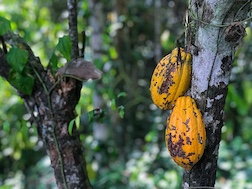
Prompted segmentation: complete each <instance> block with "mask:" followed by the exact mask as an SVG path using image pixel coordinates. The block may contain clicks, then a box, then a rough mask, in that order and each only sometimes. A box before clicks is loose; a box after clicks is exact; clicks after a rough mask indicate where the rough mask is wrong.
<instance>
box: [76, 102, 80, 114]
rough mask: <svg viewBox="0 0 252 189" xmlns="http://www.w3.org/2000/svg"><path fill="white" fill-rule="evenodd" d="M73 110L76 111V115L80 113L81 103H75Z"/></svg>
mask: <svg viewBox="0 0 252 189" xmlns="http://www.w3.org/2000/svg"><path fill="white" fill-rule="evenodd" d="M75 111H76V113H77V115H81V105H80V104H77V105H76V107H75Z"/></svg>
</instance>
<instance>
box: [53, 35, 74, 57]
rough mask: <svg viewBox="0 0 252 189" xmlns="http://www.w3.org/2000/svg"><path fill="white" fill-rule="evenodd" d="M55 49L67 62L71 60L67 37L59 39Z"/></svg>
mask: <svg viewBox="0 0 252 189" xmlns="http://www.w3.org/2000/svg"><path fill="white" fill-rule="evenodd" d="M56 49H58V50H59V51H60V53H61V54H62V55H63V56H64V57H65V58H66V59H67V61H69V60H70V59H71V49H72V43H71V41H70V37H69V36H63V37H61V38H59V42H58V44H57V46H56Z"/></svg>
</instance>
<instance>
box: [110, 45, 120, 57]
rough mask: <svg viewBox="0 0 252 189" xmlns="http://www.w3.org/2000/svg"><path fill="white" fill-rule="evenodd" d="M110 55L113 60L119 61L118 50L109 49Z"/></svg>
mask: <svg viewBox="0 0 252 189" xmlns="http://www.w3.org/2000/svg"><path fill="white" fill-rule="evenodd" d="M109 54H110V56H111V58H112V59H117V58H118V54H117V52H116V48H115V47H110V48H109Z"/></svg>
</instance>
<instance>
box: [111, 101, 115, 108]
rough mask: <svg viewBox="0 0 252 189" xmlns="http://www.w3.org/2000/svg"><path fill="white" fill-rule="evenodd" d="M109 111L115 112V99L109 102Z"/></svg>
mask: <svg viewBox="0 0 252 189" xmlns="http://www.w3.org/2000/svg"><path fill="white" fill-rule="evenodd" d="M111 109H112V110H116V101H115V99H112V100H111Z"/></svg>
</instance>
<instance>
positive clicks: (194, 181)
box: [183, 0, 250, 188]
mask: <svg viewBox="0 0 252 189" xmlns="http://www.w3.org/2000/svg"><path fill="white" fill-rule="evenodd" d="M189 7H190V8H191V10H190V13H189V14H190V15H191V19H192V20H193V22H194V23H195V25H196V27H197V28H196V33H195V36H194V37H193V38H194V39H195V41H192V42H193V43H194V44H195V45H196V47H197V49H196V50H197V51H198V52H196V51H194V54H193V75H192V86H191V95H192V97H193V98H194V99H195V100H196V102H197V104H198V107H199V108H200V110H201V112H202V113H203V117H204V122H205V126H206V131H207V145H206V148H205V152H204V155H203V157H202V159H201V160H200V161H199V163H197V164H196V165H195V166H194V167H193V169H192V170H191V172H187V171H185V172H184V175H183V188H188V187H189V186H190V187H199V188H201V187H203V186H210V187H213V186H214V184H215V179H216V170H217V159H218V149H219V143H220V140H221V128H222V126H223V111H224V104H225V99H226V95H227V88H228V83H229V76H230V72H231V67H232V63H233V61H234V53H235V48H236V47H237V45H238V44H239V43H240V41H241V39H242V37H243V36H244V27H243V23H240V22H239V21H241V20H244V19H245V18H246V17H247V13H248V11H249V8H250V2H249V1H235V0H192V1H191V4H190V5H189Z"/></svg>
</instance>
